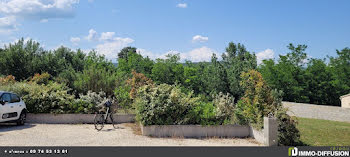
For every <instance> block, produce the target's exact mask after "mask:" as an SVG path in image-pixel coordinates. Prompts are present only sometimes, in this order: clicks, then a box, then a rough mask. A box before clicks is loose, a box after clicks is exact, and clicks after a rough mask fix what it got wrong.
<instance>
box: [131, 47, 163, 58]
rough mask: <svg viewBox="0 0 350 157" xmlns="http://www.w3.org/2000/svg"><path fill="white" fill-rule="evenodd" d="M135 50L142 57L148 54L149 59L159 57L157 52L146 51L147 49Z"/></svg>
mask: <svg viewBox="0 0 350 157" xmlns="http://www.w3.org/2000/svg"><path fill="white" fill-rule="evenodd" d="M136 52H137V53H139V54H141V55H142V56H144V57H147V56H148V57H149V58H151V59H157V58H159V57H160V56H159V54H155V53H153V52H151V51H148V50H145V49H137V50H136Z"/></svg>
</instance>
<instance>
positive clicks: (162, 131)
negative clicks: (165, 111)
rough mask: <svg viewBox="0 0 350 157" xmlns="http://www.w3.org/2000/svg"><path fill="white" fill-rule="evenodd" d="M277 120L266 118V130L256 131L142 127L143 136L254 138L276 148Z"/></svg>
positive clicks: (223, 127) (238, 127)
mask: <svg viewBox="0 0 350 157" xmlns="http://www.w3.org/2000/svg"><path fill="white" fill-rule="evenodd" d="M277 126H278V125H277V120H276V118H267V117H265V118H264V129H262V130H256V129H254V128H252V127H250V126H248V125H246V126H241V125H219V126H201V125H150V126H142V127H141V131H142V135H145V136H152V137H192V138H203V137H204V138H205V137H241V138H242V137H253V138H255V139H256V140H257V141H258V142H260V143H262V144H264V145H267V146H275V145H277V144H278V141H277V131H278V130H277V129H278V128H277Z"/></svg>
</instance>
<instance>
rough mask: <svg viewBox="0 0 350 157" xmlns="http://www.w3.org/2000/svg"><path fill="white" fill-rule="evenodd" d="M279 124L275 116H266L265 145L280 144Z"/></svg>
mask: <svg viewBox="0 0 350 157" xmlns="http://www.w3.org/2000/svg"><path fill="white" fill-rule="evenodd" d="M277 133H278V124H277V118H275V117H272V118H270V117H264V136H265V145H267V146H277V144H278V136H277Z"/></svg>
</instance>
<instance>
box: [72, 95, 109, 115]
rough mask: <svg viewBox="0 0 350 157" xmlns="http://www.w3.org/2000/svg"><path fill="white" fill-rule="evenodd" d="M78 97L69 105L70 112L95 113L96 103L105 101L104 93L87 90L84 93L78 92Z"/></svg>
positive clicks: (96, 109)
mask: <svg viewBox="0 0 350 157" xmlns="http://www.w3.org/2000/svg"><path fill="white" fill-rule="evenodd" d="M79 97H80V98H79V99H75V100H74V101H73V103H72V105H71V106H70V110H69V112H72V113H95V112H97V111H98V107H97V106H98V105H99V104H101V103H102V102H103V101H105V100H106V99H107V98H106V93H105V92H103V91H101V92H99V93H96V92H92V91H88V92H87V94H86V95H83V94H80V95H79Z"/></svg>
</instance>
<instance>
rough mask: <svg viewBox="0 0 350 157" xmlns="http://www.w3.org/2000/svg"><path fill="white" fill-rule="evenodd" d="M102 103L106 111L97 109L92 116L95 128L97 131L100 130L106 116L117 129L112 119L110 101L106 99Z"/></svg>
mask: <svg viewBox="0 0 350 157" xmlns="http://www.w3.org/2000/svg"><path fill="white" fill-rule="evenodd" d="M103 105H104V106H105V107H106V112H105V113H104V112H103V111H99V112H96V113H95V117H94V125H95V129H96V130H98V131H100V130H102V128H103V127H104V124H105V123H106V124H107V119H108V117H109V118H110V120H111V123H112V125H113V128H114V129H117V128H118V127H117V126H116V122H115V121H114V118H113V113H112V111H111V109H110V108H111V106H112V103H111V102H110V101H107V102H105V103H104V104H103Z"/></svg>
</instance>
